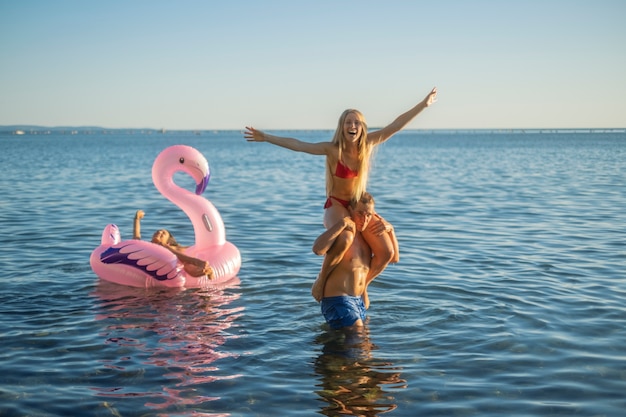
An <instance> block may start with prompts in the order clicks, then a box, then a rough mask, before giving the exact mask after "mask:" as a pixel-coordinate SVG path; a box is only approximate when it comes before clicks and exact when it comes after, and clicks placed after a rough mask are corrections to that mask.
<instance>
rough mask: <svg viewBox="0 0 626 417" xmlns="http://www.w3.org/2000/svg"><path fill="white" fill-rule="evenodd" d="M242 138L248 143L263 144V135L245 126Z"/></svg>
mask: <svg viewBox="0 0 626 417" xmlns="http://www.w3.org/2000/svg"><path fill="white" fill-rule="evenodd" d="M243 137H244V138H246V140H247V141H248V142H265V133H263V132H262V131H260V130H256V129H255V128H253V127H249V126H246V131H245V132H243Z"/></svg>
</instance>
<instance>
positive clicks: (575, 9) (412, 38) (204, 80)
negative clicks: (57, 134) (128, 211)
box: [0, 0, 626, 129]
mask: <svg viewBox="0 0 626 417" xmlns="http://www.w3.org/2000/svg"><path fill="white" fill-rule="evenodd" d="M624 22H626V1H623V0H613V1H611V0H596V1H593V2H592V1H579V0H538V1H534V0H528V1H506V0H501V1H495V0H494V1H481V0H476V1H467V0H457V1H453V0H441V1H416V0H390V1H369V0H362V1H349V0H348V1H340V0H329V1H326V0H319V1H298V0H285V1H278V0H276V1H272V0H268V1H263V0H250V1H244V0H230V1H210V0H206V1H200V0H198V1H187V0H179V1H160V0H136V1H133V0H127V1H118V0H109V1H82V0H80V1H79V0H77V1H67V0H56V1H47V0H46V1H43V0H42V1H35V0H20V1H13V0H0V57H1V60H2V61H1V65H0V125H9V124H37V125H45V126H67V125H71V126H85V125H96V126H103V127H109V128H133V127H134V128H166V129H242V128H243V127H244V126H246V125H253V126H255V127H257V128H260V129H334V127H335V125H336V122H337V118H338V117H339V114H340V113H341V112H342V111H343V110H344V109H346V108H349V107H350V108H357V109H359V110H361V111H362V112H363V113H364V114H365V116H366V118H367V121H368V124H369V125H370V126H381V125H384V124H386V123H388V122H390V121H391V120H393V118H395V117H396V116H397V115H398V114H400V113H401V112H403V111H405V110H407V109H408V108H410V107H411V106H413V105H414V104H415V103H417V102H418V101H420V100H421V99H422V98H423V97H424V96H425V95H426V93H427V92H428V91H429V90H430V89H431V88H432V87H433V86H437V87H438V89H439V99H438V101H437V103H436V104H435V106H433V107H432V108H430V109H428V110H427V111H426V112H425V113H423V114H422V115H420V116H419V117H418V118H417V119H415V121H414V122H413V123H411V125H410V126H409V128H414V129H469V128H584V127H590V128H596V127H597V128H602V127H626V75H625V74H626V24H625V23H624Z"/></svg>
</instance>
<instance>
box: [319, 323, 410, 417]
mask: <svg viewBox="0 0 626 417" xmlns="http://www.w3.org/2000/svg"><path fill="white" fill-rule="evenodd" d="M316 343H317V344H320V345H322V353H321V354H320V355H319V357H318V358H317V359H316V360H315V373H316V375H317V376H318V377H319V380H320V383H319V384H317V386H318V387H319V390H317V391H316V392H317V394H318V395H319V396H320V397H321V399H322V400H323V401H324V402H326V403H328V404H327V405H324V406H323V407H322V409H321V410H320V413H321V414H324V415H327V416H338V415H346V416H353V415H354V416H376V415H379V414H383V413H386V412H389V411H392V410H395V409H396V407H397V404H396V402H395V398H394V397H393V395H392V394H391V393H390V392H389V391H386V390H385V389H383V388H384V387H383V386H385V385H387V386H388V388H394V389H397V388H406V381H405V380H404V379H402V378H401V368H399V367H395V366H394V365H393V363H391V362H388V361H384V360H380V359H377V358H376V357H375V356H374V352H375V351H376V350H377V349H378V348H377V347H376V345H375V344H374V343H372V341H371V339H370V334H369V328H368V327H367V325H366V326H364V327H363V328H361V329H359V330H346V331H343V330H340V331H334V330H330V331H328V332H326V333H323V334H321V335H320V336H319V337H318V338H317V340H316Z"/></svg>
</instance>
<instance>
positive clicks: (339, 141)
mask: <svg viewBox="0 0 626 417" xmlns="http://www.w3.org/2000/svg"><path fill="white" fill-rule="evenodd" d="M349 114H354V115H356V117H357V119H358V120H359V122H361V126H362V128H363V130H362V133H361V137H360V138H359V142H358V144H357V147H358V153H359V160H358V165H357V171H358V173H359V175H358V177H357V180H356V184H355V187H354V190H353V192H352V198H356V199H357V200H359V199H360V198H361V196H362V195H363V193H364V192H365V190H366V189H367V180H368V177H369V170H370V158H371V156H372V150H373V148H374V147H373V146H372V145H371V144H370V143H369V142H368V141H367V122H366V121H365V117H364V116H363V113H361V112H360V111H358V110H355V109H347V110H345V111H344V112H343V113H341V116H340V117H339V121H338V122H337V130H335V135H334V136H333V140H332V143H333V144H334V145H336V146H337V148H338V154H337V161H338V162H339V161H341V160H342V158H341V153H342V152H343V148H344V146H345V138H344V136H343V125H344V123H345V121H346V117H348V115H349ZM326 165H328V164H326ZM332 188H333V171H332V168H331V167H330V166H328V167H327V171H326V194H327V195H328V196H330V195H331V194H330V193H331V191H332Z"/></svg>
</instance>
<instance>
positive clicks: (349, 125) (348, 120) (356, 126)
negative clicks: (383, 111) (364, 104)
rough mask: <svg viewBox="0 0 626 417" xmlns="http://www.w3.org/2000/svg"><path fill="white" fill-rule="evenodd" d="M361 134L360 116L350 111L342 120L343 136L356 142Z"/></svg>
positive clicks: (348, 140)
mask: <svg viewBox="0 0 626 417" xmlns="http://www.w3.org/2000/svg"><path fill="white" fill-rule="evenodd" d="M362 134H363V121H362V120H361V117H360V116H359V115H358V114H357V113H355V112H350V113H348V114H347V115H346V117H345V119H344V121H343V137H344V138H345V140H346V141H347V142H357V141H358V140H359V138H360V137H361V135H362Z"/></svg>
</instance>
